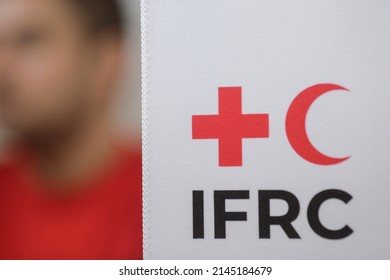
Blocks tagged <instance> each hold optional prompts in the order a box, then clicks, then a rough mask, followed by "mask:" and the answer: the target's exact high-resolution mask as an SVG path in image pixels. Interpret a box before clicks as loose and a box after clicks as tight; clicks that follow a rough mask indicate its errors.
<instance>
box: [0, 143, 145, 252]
mask: <svg viewBox="0 0 390 280" xmlns="http://www.w3.org/2000/svg"><path fill="white" fill-rule="evenodd" d="M120 154H121V156H120V158H118V159H117V160H116V161H115V163H114V164H112V165H111V166H110V167H108V168H106V169H105V170H103V171H100V172H99V174H96V175H95V176H93V177H94V178H90V179H88V180H85V181H83V182H82V183H79V184H78V185H77V187H79V188H78V189H80V190H83V191H80V192H79V193H77V194H76V195H72V196H68V197H64V196H54V195H52V194H49V193H48V192H45V191H44V190H43V188H42V186H40V185H41V184H42V181H40V179H39V178H38V176H37V175H36V173H34V172H32V170H33V166H34V163H33V162H32V161H29V160H26V159H24V160H16V161H14V162H13V163H12V164H8V165H7V166H1V167H0V259H10V260H15V259H27V260H30V259H40V260H42V259H47V260H50V259H56V260H58V259H74V260H79V259H91V260H93V259H104V260H107V259H118V260H127V259H142V187H141V185H142V183H141V182H142V180H141V179H142V178H141V177H142V175H141V173H142V172H141V153H140V151H130V150H123V151H121V153H120Z"/></svg>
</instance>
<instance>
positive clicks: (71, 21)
mask: <svg viewBox="0 0 390 280" xmlns="http://www.w3.org/2000/svg"><path fill="white" fill-rule="evenodd" d="M81 29H82V26H81V25H80V21H78V20H76V16H75V14H74V12H73V11H72V10H71V8H70V7H68V6H67V4H66V1H58V0H0V122H2V123H5V124H6V126H8V127H9V128H10V129H12V130H14V131H15V132H17V133H20V134H22V135H26V136H28V135H31V136H37V135H38V136H39V135H44V134H50V133H57V132H59V133H61V130H64V129H67V128H68V127H69V126H72V125H74V124H75V123H77V122H78V121H79V119H80V117H81V116H82V115H83V113H85V112H84V110H88V104H89V103H90V99H91V98H92V94H91V93H90V92H91V86H90V85H91V82H92V81H91V76H92V75H93V71H94V64H93V63H94V58H93V57H92V55H91V49H90V45H88V42H87V40H86V38H85V36H83V35H84V33H83V31H82V30H81ZM89 43H90V42H89Z"/></svg>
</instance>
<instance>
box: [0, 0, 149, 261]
mask: <svg viewBox="0 0 390 280" xmlns="http://www.w3.org/2000/svg"><path fill="white" fill-rule="evenodd" d="M123 29H124V27H123V22H122V19H121V16H120V11H119V8H118V3H116V1H114V0H0V122H2V123H3V124H4V125H5V126H6V127H7V128H8V129H9V130H10V131H11V133H12V136H13V139H14V141H13V144H12V146H11V147H9V148H8V150H7V151H8V153H7V155H6V156H5V157H3V158H2V160H1V161H2V162H1V164H0V259H141V258H142V210H141V207H142V202H141V200H142V198H141V157H140V152H139V149H134V148H133V149H132V148H129V147H127V145H125V144H124V142H123V141H120V140H119V139H120V138H119V137H118V136H117V135H116V134H115V133H113V131H112V127H113V126H112V124H111V120H110V117H109V111H110V110H109V107H110V106H109V105H110V101H111V100H112V98H113V93H114V92H115V91H116V88H115V86H116V84H117V80H118V78H119V76H120V69H121V62H122V60H123V50H122V42H123V40H124V38H123V37H124V35H123V33H124V30H123Z"/></svg>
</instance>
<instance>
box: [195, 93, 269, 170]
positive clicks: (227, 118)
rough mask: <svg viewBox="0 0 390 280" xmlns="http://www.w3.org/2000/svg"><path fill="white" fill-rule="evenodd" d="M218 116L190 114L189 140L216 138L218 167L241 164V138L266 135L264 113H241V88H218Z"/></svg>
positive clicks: (265, 116)
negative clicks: (217, 141)
mask: <svg viewBox="0 0 390 280" xmlns="http://www.w3.org/2000/svg"><path fill="white" fill-rule="evenodd" d="M218 98H219V115H203V116H193V117H192V138H193V139H218V140H219V166H242V139H244V138H268V137H269V117H268V114H242V109H241V108H242V104H241V100H242V98H241V87H221V88H219V89H218Z"/></svg>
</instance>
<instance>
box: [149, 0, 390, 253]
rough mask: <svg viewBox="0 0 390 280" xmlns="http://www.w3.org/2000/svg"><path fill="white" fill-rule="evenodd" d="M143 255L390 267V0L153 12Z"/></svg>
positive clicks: (163, 3) (232, 1)
mask: <svg viewBox="0 0 390 280" xmlns="http://www.w3.org/2000/svg"><path fill="white" fill-rule="evenodd" d="M142 45H143V46H142V47H143V101H144V102H143V136H144V139H143V140H144V141H143V145H144V147H143V148H144V257H145V258H146V259H386V258H389V257H390V241H389V237H390V184H389V183H390V145H389V143H390V126H389V121H390V1H387V0H342V1H340V0H327V1H325V0H315V1H314V0H296V1H274V0H240V1H238V0H212V1H210V0H143V1H142Z"/></svg>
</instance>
